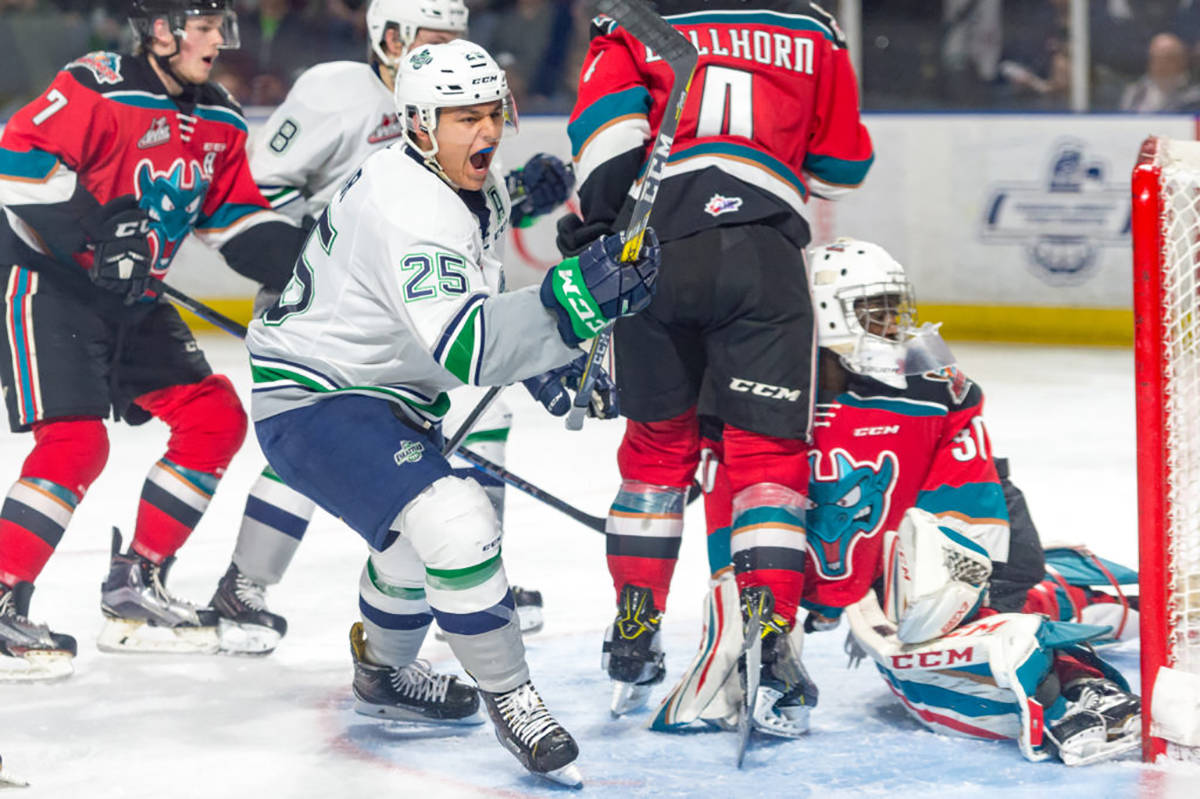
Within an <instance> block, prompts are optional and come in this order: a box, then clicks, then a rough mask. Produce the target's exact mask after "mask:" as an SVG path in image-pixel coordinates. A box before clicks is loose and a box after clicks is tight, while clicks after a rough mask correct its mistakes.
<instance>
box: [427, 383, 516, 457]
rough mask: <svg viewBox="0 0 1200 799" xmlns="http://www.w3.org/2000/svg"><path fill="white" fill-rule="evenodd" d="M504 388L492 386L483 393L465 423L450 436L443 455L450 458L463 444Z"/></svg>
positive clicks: (443, 449) (443, 448)
mask: <svg viewBox="0 0 1200 799" xmlns="http://www.w3.org/2000/svg"><path fill="white" fill-rule="evenodd" d="M504 388H505V387H504V386H492V387H491V388H489V389H488V391H487V393H486V394H484V395H483V399H481V400H479V404H478V405H476V406H475V407H474V408H472V409H471V412H470V413H469V414H467V418H466V419H464V420H463V423H462V424H461V425H460V426H459V428H458V430H456V431H455V432H454V435H452V436H450V438H449V439H447V440H446V445H445V446H444V447H442V456H443V457H445V458H449V457H450V456H451V455H453V454H454V453H455V450H457V449H458V447H459V445H460V444H462V442H463V439H464V438H466V437H467V436H468V435H470V433H471V429H472V428H473V427H475V423H476V422H478V421H479V417H480V416H483V412H484V411H486V410H487V409H488V406H490V405H491V404H492V402H494V401H495V399H496V397H498V396H499V395H500V392H501V391H503V390H504Z"/></svg>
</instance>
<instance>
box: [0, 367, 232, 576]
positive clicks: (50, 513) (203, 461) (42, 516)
mask: <svg viewBox="0 0 1200 799" xmlns="http://www.w3.org/2000/svg"><path fill="white" fill-rule="evenodd" d="M136 402H137V404H138V405H139V406H141V407H142V408H143V409H144V410H146V411H147V412H149V413H150V414H152V415H154V416H156V417H158V418H159V419H161V420H162V421H163V422H165V423H166V424H167V426H168V427H169V428H170V431H171V433H170V439H169V442H168V445H167V452H166V454H165V455H164V457H163V458H162V459H160V460H159V461H158V462H157V463H155V464H154V465H153V466H152V467H151V468H150V472H149V474H147V476H146V481H145V483H144V484H143V487H142V495H141V499H140V501H139V504H138V515H137V525H136V527H135V530H134V538H133V544H132V546H133V548H134V550H136V551H137V552H138V553H139V554H141V555H143V556H144V557H147V558H149V559H150V560H152V561H154V562H156V563H162V562H163V561H164V560H166V559H167V558H168V557H170V556H171V555H174V554H175V552H176V551H177V550H178V549H179V547H181V546H182V545H183V543H184V541H186V540H187V538H188V536H189V535H190V534H191V531H192V529H193V528H194V527H195V526H196V524H197V523H198V522H199V521H200V517H201V515H202V514H203V513H204V510H205V509H206V508H207V507H208V503H209V501H210V500H211V499H212V494H213V491H214V490H215V489H216V486H217V482H218V481H219V480H220V478H221V475H222V474H223V473H224V471H225V467H226V466H227V465H228V464H229V461H230V460H231V459H232V458H233V455H234V454H235V453H236V452H237V450H238V448H239V447H240V446H241V444H242V440H243V439H244V438H245V434H246V414H245V412H244V411H243V410H242V407H241V403H240V402H239V400H238V397H237V394H236V393H235V392H234V390H233V386H232V384H231V383H230V382H229V380H228V378H225V377H223V376H219V375H212V376H209V377H207V378H205V379H204V380H202V381H200V382H198V383H191V384H187V385H179V386H170V387H167V388H163V389H159V390H157V391H152V392H149V393H148V394H144V395H142V396H140V397H138V398H137V400H136ZM33 427H34V429H33V434H34V448H33V451H32V452H31V453H30V454H29V456H28V457H27V458H26V459H25V462H24V464H23V465H22V468H21V474H20V478H19V479H18V480H17V482H16V483H15V484H14V485H13V486H12V488H10V489H9V492H8V495H7V497H6V498H5V501H4V505H3V507H2V508H0V582H4V583H5V584H8V585H13V584H15V583H16V582H19V581H25V582H33V581H34V580H35V579H36V578H37V576H38V574H40V573H41V570H42V568H43V567H44V566H45V565H46V562H47V561H48V560H49V558H50V555H51V554H52V553H53V551H54V549H55V547H57V546H58V543H59V541H60V540H61V539H62V535H63V532H64V531H65V529H66V527H67V524H68V523H69V522H70V519H71V516H72V514H73V513H74V510H75V506H76V505H78V503H79V501H80V500H81V499H83V496H84V494H85V493H86V492H87V489H88V487H89V486H90V485H91V484H92V482H93V481H94V480H95V479H96V477H97V476H98V475H99V474H100V471H101V470H102V469H103V468H104V464H105V462H106V460H107V458H108V450H109V446H108V435H107V432H106V431H105V427H104V423H103V421H102V420H100V419H98V418H95V417H65V418H58V419H48V420H45V421H41V422H37V423H35V424H34V426H33Z"/></svg>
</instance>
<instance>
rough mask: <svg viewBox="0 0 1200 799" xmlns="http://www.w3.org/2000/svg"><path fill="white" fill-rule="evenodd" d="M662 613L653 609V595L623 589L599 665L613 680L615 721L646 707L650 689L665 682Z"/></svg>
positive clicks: (631, 587)
mask: <svg viewBox="0 0 1200 799" xmlns="http://www.w3.org/2000/svg"><path fill="white" fill-rule="evenodd" d="M661 625H662V613H660V612H659V611H658V610H657V609H656V608H655V607H654V594H653V592H652V591H651V590H650V589H649V588H642V587H640V586H636V585H625V586H622V587H621V596H620V597H619V598H618V600H617V618H616V619H615V620H614V621H613V624H612V627H610V628H609V629H608V632H607V633H606V634H605V637H604V647H603V649H602V652H603V654H602V655H601V658H600V665H601V666H602V667H604V668H605V669H607V670H608V676H609V677H610V678H612V681H613V694H612V705H611V706H610V708H609V709H610V710H611V712H612V715H613V718H617V717H619V716H621V715H623V714H625V713H628V712H630V711H632V710H636V709H638V708H640V707H642V706H643V705H645V704H646V701H647V700H648V699H649V698H650V687H651V686H652V685H655V684H657V683H660V682H662V680H663V677H664V676H665V675H666V673H667V669H666V667H665V666H664V665H663V651H662V640H661V633H660V632H659V627H660V626H661Z"/></svg>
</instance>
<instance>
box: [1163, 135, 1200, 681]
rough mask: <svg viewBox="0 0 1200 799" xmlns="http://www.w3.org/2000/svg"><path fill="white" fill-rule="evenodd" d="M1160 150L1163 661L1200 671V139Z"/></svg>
mask: <svg viewBox="0 0 1200 799" xmlns="http://www.w3.org/2000/svg"><path fill="white" fill-rule="evenodd" d="M1164 149H1165V152H1163V151H1160V155H1159V158H1160V164H1161V166H1162V193H1161V197H1162V203H1163V214H1162V218H1161V222H1162V232H1163V277H1162V280H1163V295H1162V301H1163V309H1162V310H1163V335H1164V338H1165V341H1164V345H1165V346H1164V349H1165V356H1166V357H1165V363H1164V364H1163V368H1164V374H1165V378H1166V394H1167V396H1166V397H1165V400H1166V446H1167V458H1166V461H1167V483H1168V485H1167V501H1168V510H1167V530H1166V546H1167V579H1168V580H1169V582H1170V587H1169V588H1168V591H1167V608H1166V611H1167V626H1168V633H1167V635H1168V638H1167V662H1168V664H1169V665H1171V666H1172V667H1174V668H1176V669H1179V670H1181V671H1184V672H1188V673H1191V674H1197V675H1200V405H1198V404H1197V403H1198V401H1200V142H1167V143H1166V147H1165V148H1164Z"/></svg>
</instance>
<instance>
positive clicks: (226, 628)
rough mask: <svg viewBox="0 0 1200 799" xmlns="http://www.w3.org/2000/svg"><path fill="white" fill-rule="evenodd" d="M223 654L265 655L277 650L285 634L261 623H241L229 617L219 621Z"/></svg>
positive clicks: (218, 627)
mask: <svg viewBox="0 0 1200 799" xmlns="http://www.w3.org/2000/svg"><path fill="white" fill-rule="evenodd" d="M217 636H218V637H219V638H220V641H221V654H223V655H250V656H259V657H261V656H264V655H269V654H271V653H272V652H274V651H275V647H277V646H279V642H280V640H282V638H283V636H282V635H280V634H279V633H278V632H276V631H275V630H272V629H271V628H270V627H264V626H262V625H261V624H239V623H237V622H235V621H230V620H229V619H221V620H220V621H219V622H218V623H217Z"/></svg>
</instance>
